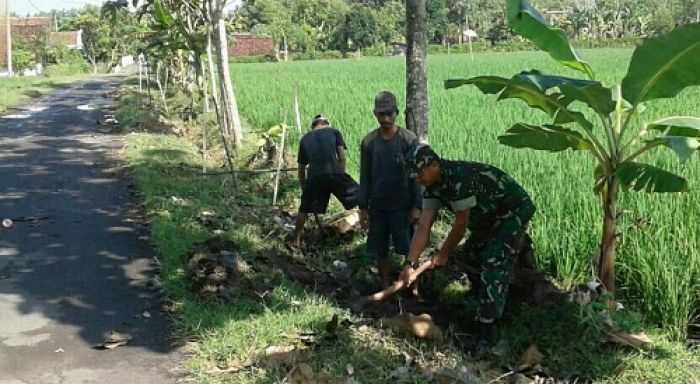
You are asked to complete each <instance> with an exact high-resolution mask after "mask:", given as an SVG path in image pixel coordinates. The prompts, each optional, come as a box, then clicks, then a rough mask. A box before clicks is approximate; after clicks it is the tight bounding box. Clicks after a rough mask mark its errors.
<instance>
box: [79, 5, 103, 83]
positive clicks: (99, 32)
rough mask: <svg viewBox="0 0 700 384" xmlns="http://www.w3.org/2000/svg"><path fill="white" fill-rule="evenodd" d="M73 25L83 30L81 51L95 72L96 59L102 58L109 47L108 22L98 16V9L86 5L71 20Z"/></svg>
mask: <svg viewBox="0 0 700 384" xmlns="http://www.w3.org/2000/svg"><path fill="white" fill-rule="evenodd" d="M73 26H74V27H76V28H79V29H81V30H82V31H83V33H82V38H83V52H84V54H85V56H86V57H87V59H88V60H89V61H90V64H92V72H93V73H97V60H99V59H101V58H104V57H105V56H106V55H107V53H108V52H109V49H110V39H109V24H108V22H107V20H105V19H103V18H102V17H100V9H99V8H98V7H96V6H93V5H86V6H85V8H83V9H82V10H81V11H80V12H79V13H78V15H77V17H76V18H75V20H73Z"/></svg>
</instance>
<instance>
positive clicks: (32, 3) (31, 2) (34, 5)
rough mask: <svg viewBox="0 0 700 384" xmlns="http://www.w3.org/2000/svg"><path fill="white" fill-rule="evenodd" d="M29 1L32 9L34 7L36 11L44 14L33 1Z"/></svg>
mask: <svg viewBox="0 0 700 384" xmlns="http://www.w3.org/2000/svg"><path fill="white" fill-rule="evenodd" d="M27 1H29V4H31V5H32V7H34V9H36V10H37V11H39V12H43V11H42V10H41V9H39V7H37V6H36V4H34V2H33V1H32V0H27Z"/></svg>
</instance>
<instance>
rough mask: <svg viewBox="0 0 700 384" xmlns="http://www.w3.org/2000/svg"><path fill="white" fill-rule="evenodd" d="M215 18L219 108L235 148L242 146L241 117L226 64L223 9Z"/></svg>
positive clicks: (226, 47) (226, 53)
mask: <svg viewBox="0 0 700 384" xmlns="http://www.w3.org/2000/svg"><path fill="white" fill-rule="evenodd" d="M217 16H218V17H217V19H215V21H214V23H215V24H214V25H215V26H216V31H215V32H214V46H215V47H216V51H217V53H218V55H217V56H218V57H217V59H218V60H216V64H217V69H218V71H219V77H220V79H221V83H220V84H219V86H220V88H221V108H222V109H223V111H224V114H225V115H226V120H227V121H228V122H229V123H230V125H231V128H232V133H233V145H234V147H235V148H236V149H240V148H241V146H242V136H243V133H242V129H241V117H240V115H239V114H238V104H237V102H236V96H235V94H234V91H233V83H232V82H231V73H230V72H229V65H228V44H227V41H228V39H227V36H226V21H225V20H224V17H223V10H221V11H217Z"/></svg>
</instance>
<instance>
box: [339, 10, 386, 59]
mask: <svg viewBox="0 0 700 384" xmlns="http://www.w3.org/2000/svg"><path fill="white" fill-rule="evenodd" d="M377 30H378V29H377V18H376V16H375V14H374V12H373V11H372V9H371V8H369V7H368V6H366V5H361V4H355V5H353V6H351V7H350V11H349V12H348V13H347V14H346V15H345V21H344V23H343V27H342V36H343V40H344V42H345V44H346V47H348V48H349V47H350V45H349V44H347V43H348V42H350V43H352V46H353V47H354V48H355V49H357V50H358V51H359V50H360V49H362V48H366V47H371V46H372V45H374V43H375V42H376V37H377Z"/></svg>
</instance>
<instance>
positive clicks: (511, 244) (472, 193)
mask: <svg viewBox="0 0 700 384" xmlns="http://www.w3.org/2000/svg"><path fill="white" fill-rule="evenodd" d="M408 163H409V168H410V169H411V171H410V172H411V176H412V177H416V178H417V179H418V181H419V182H420V183H421V184H422V185H423V186H425V192H424V193H423V214H422V215H421V218H420V224H419V227H418V231H417V232H416V235H415V236H414V238H413V241H412V242H411V249H410V251H409V253H408V257H407V259H406V263H405V266H404V270H403V272H402V273H401V279H403V280H404V281H405V282H406V283H407V284H410V283H412V281H409V278H410V276H411V275H412V274H413V271H414V269H415V268H416V267H417V264H418V258H419V257H420V255H421V253H422V252H423V250H425V248H426V247H427V245H428V243H429V242H430V231H431V228H432V225H433V222H434V221H435V219H436V218H437V213H438V210H439V209H440V208H443V207H445V208H447V209H449V210H450V211H452V212H453V213H454V215H455V221H454V223H453V224H452V229H451V230H450V233H449V235H448V236H447V238H446V239H445V241H444V243H443V245H442V248H441V249H440V250H439V251H438V252H437V253H436V254H435V255H433V257H432V263H433V266H434V267H440V266H443V265H445V264H446V263H447V258H448V257H449V255H450V252H452V250H454V249H455V247H456V246H457V244H459V242H460V240H461V239H462V237H463V236H464V234H465V232H466V229H467V228H469V231H470V235H469V238H468V241H467V244H466V246H467V247H469V249H473V250H476V252H474V255H476V257H477V258H478V259H479V260H476V264H478V265H479V266H480V275H479V276H480V280H481V284H480V287H478V288H479V308H478V310H477V315H476V321H477V322H476V331H477V336H478V337H479V343H478V344H481V346H480V347H479V348H483V347H485V346H487V345H488V342H489V338H490V334H491V328H492V324H493V323H494V322H495V321H496V320H498V319H500V318H501V316H502V315H503V309H504V307H505V303H506V297H507V294H508V283H509V280H510V274H511V273H512V267H513V265H514V263H515V262H516V258H517V255H518V244H519V242H520V240H521V238H522V237H523V236H524V235H525V231H526V229H527V225H528V223H529V222H530V219H531V218H532V215H533V214H534V213H535V205H534V204H533V203H532V201H531V200H530V197H529V196H528V194H527V192H526V191H525V190H524V189H523V188H522V187H521V186H520V185H519V184H518V183H517V182H515V180H513V179H512V178H511V177H510V176H508V175H507V174H506V173H505V172H503V171H501V170H500V169H498V168H496V167H493V166H491V165H487V164H481V163H476V162H468V161H448V160H443V159H441V158H440V157H438V155H437V154H436V153H435V152H433V150H432V149H431V148H430V147H429V146H427V145H419V146H417V147H416V149H414V150H413V151H412V153H411V155H410V156H409V159H408Z"/></svg>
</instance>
